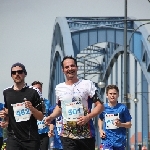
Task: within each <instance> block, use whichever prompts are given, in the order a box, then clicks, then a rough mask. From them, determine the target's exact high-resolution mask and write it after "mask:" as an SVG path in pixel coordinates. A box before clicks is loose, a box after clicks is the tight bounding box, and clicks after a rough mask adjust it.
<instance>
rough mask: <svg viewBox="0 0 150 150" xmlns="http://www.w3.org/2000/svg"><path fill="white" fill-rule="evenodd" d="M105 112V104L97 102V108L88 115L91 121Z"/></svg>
mask: <svg viewBox="0 0 150 150" xmlns="http://www.w3.org/2000/svg"><path fill="white" fill-rule="evenodd" d="M103 110H104V106H103V104H101V103H100V102H99V101H97V102H95V107H94V109H93V110H92V112H91V113H89V114H88V115H87V117H89V120H90V119H92V118H94V117H96V116H97V115H98V114H100V113H101V112H102V111H103Z"/></svg>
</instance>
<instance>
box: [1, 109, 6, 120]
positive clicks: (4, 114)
mask: <svg viewBox="0 0 150 150" xmlns="http://www.w3.org/2000/svg"><path fill="white" fill-rule="evenodd" d="M6 114H7V113H6V111H5V110H1V111H0V118H5V117H6Z"/></svg>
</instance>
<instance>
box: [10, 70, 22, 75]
mask: <svg viewBox="0 0 150 150" xmlns="http://www.w3.org/2000/svg"><path fill="white" fill-rule="evenodd" d="M23 72H24V71H23V70H17V71H11V74H12V75H16V73H18V74H22V73H23Z"/></svg>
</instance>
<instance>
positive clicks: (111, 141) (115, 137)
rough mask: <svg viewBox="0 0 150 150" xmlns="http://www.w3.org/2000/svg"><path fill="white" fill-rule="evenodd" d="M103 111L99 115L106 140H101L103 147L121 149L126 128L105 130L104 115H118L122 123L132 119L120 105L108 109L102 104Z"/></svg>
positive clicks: (124, 107)
mask: <svg viewBox="0 0 150 150" xmlns="http://www.w3.org/2000/svg"><path fill="white" fill-rule="evenodd" d="M104 108H105V109H104V111H103V112H102V113H101V114H100V115H99V118H100V119H101V120H103V121H105V123H104V131H105V134H106V138H105V139H103V140H102V143H103V144H104V145H107V146H109V147H112V146H114V147H121V146H125V145H126V128H124V127H119V128H116V129H106V118H105V117H106V115H107V114H108V115H107V116H115V115H118V114H119V119H120V121H121V122H122V123H125V122H130V121H131V119H132V117H131V115H130V113H129V110H128V108H127V107H126V106H125V105H124V104H121V103H117V105H116V106H114V107H110V106H109V105H108V104H104ZM107 121H113V120H111V119H110V120H109V119H108V120H107Z"/></svg>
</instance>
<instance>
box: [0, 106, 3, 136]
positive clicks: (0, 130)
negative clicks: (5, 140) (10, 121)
mask: <svg viewBox="0 0 150 150" xmlns="http://www.w3.org/2000/svg"><path fill="white" fill-rule="evenodd" d="M3 108H4V104H2V103H0V111H1V110H3ZM1 120H2V119H1V118H0V121H1ZM0 137H3V128H0Z"/></svg>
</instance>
